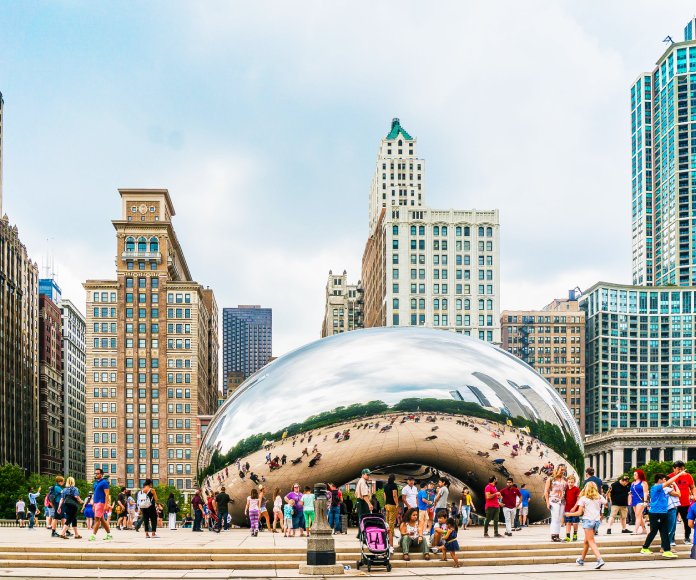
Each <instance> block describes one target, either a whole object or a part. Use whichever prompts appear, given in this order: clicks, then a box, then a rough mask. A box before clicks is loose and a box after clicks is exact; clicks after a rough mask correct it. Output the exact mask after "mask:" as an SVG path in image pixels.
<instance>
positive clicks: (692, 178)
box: [631, 19, 696, 286]
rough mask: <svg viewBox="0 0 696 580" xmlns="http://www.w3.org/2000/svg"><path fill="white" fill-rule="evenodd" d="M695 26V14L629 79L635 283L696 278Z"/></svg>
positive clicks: (688, 282)
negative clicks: (680, 36) (680, 34)
mask: <svg viewBox="0 0 696 580" xmlns="http://www.w3.org/2000/svg"><path fill="white" fill-rule="evenodd" d="M695 30H696V19H695V20H691V21H690V22H689V23H688V24H687V26H686V27H685V29H684V40H683V41H682V42H672V41H671V38H670V39H669V46H668V47H667V49H666V50H665V51H664V52H663V54H662V55H661V56H660V58H659V59H658V61H657V64H656V65H655V67H654V68H653V69H652V71H651V72H646V73H642V74H641V75H640V76H639V77H638V79H637V80H636V81H635V83H634V84H633V86H632V87H631V137H632V139H631V142H632V160H631V170H632V188H631V189H632V224H633V283H634V284H636V285H647V286H652V285H657V286H660V285H672V284H676V285H679V286H689V285H696V220H694V214H696V175H694V173H693V163H692V160H691V159H692V157H693V154H692V153H693V152H692V150H691V147H692V145H691V142H692V140H693V138H694V137H693V134H694V132H695V131H696V99H695V98H694V97H693V96H692V95H693V93H694V91H696V38H694V35H695ZM668 38H669V37H668Z"/></svg>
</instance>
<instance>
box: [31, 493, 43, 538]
mask: <svg viewBox="0 0 696 580" xmlns="http://www.w3.org/2000/svg"><path fill="white" fill-rule="evenodd" d="M40 495H41V487H39V491H37V492H36V493H34V488H33V487H30V488H29V529H32V528H33V527H34V523H35V518H36V512H37V510H38V509H39V508H38V505H37V504H36V498H38V497H39V496H40Z"/></svg>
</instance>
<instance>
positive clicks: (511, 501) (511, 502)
mask: <svg viewBox="0 0 696 580" xmlns="http://www.w3.org/2000/svg"><path fill="white" fill-rule="evenodd" d="M512 484H513V481H512V478H511V477H508V480H507V482H506V483H505V487H504V488H503V490H502V491H501V492H500V499H501V500H502V502H503V516H504V517H505V535H506V536H512V526H513V523H514V521H515V512H516V511H517V506H518V505H520V503H521V502H522V494H521V493H520V490H519V489H517V488H516V487H515V486H514V485H512Z"/></svg>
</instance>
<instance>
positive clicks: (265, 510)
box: [227, 485, 314, 530]
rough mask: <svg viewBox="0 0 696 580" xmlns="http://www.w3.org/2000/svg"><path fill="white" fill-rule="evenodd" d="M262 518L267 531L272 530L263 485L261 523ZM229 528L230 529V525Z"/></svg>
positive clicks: (261, 490) (260, 494)
mask: <svg viewBox="0 0 696 580" xmlns="http://www.w3.org/2000/svg"><path fill="white" fill-rule="evenodd" d="M312 507H314V506H312ZM261 518H263V519H264V521H265V522H266V529H267V530H270V529H271V520H270V518H269V517H268V507H267V506H266V490H265V489H264V487H263V485H259V522H261ZM228 519H229V518H228ZM227 527H228V528H229V524H228V526H227Z"/></svg>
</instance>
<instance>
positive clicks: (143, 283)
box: [126, 276, 159, 289]
mask: <svg viewBox="0 0 696 580" xmlns="http://www.w3.org/2000/svg"><path fill="white" fill-rule="evenodd" d="M149 280H150V288H153V289H154V288H159V278H157V277H156V276H150V278H149ZM147 281H148V278H143V277H140V278H138V288H147ZM134 284H135V281H134V278H130V277H128V278H126V288H133V285H134Z"/></svg>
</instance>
